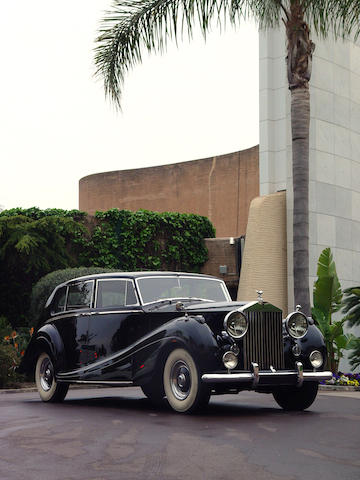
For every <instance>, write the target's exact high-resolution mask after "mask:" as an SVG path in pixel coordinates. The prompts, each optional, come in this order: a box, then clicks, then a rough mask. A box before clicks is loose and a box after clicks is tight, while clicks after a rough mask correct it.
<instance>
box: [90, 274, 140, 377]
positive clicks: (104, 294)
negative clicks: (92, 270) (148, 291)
mask: <svg viewBox="0 0 360 480" xmlns="http://www.w3.org/2000/svg"><path fill="white" fill-rule="evenodd" d="M147 331H148V319H147V316H146V315H145V314H144V312H143V311H142V309H141V308H140V305H139V301H138V298H137V296H136V292H135V288H134V284H133V281H132V280H131V279H124V278H117V279H114V278H111V279H99V280H97V285H96V300H95V308H94V309H93V310H92V312H91V315H90V320H89V333H88V353H89V358H90V362H91V363H95V362H97V361H101V360H106V359H107V358H109V357H111V358H113V357H114V356H115V366H114V368H112V367H109V368H102V369H101V372H100V371H96V369H95V370H94V376H96V377H98V376H99V375H101V379H102V380H110V379H117V380H128V379H130V378H131V374H132V358H131V355H129V354H127V349H128V348H129V347H131V345H133V344H134V343H135V342H136V341H137V340H138V339H139V338H141V337H142V336H143V335H145V334H146V333H147ZM117 354H119V355H117Z"/></svg>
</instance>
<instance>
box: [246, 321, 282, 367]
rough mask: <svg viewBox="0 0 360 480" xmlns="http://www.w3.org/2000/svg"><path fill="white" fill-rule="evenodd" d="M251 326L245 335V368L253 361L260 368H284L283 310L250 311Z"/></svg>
mask: <svg viewBox="0 0 360 480" xmlns="http://www.w3.org/2000/svg"><path fill="white" fill-rule="evenodd" d="M247 317H248V320H249V328H248V331H247V333H246V335H245V336H244V350H243V351H244V368H245V369H246V370H250V369H251V362H254V363H257V364H258V365H259V368H260V370H268V369H269V368H270V365H272V366H273V367H274V368H276V369H277V370H278V369H282V368H284V347H283V337H282V312H248V313H247Z"/></svg>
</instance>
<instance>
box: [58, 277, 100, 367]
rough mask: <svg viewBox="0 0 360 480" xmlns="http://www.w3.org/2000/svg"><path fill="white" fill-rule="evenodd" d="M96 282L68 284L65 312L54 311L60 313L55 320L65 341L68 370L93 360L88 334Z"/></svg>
mask: <svg viewBox="0 0 360 480" xmlns="http://www.w3.org/2000/svg"><path fill="white" fill-rule="evenodd" d="M94 283H95V282H94V280H88V281H83V282H76V283H73V284H70V285H68V286H67V287H66V288H67V289H66V299H65V301H64V307H61V309H62V308H63V312H62V311H61V310H60V312H59V311H58V312H54V313H56V314H57V315H58V318H54V322H55V325H56V328H57V329H58V331H59V333H60V335H61V338H62V340H63V343H64V349H65V357H66V367H67V370H75V369H78V368H81V367H83V366H85V365H87V364H88V363H89V362H90V361H91V355H90V354H89V338H88V335H89V318H90V312H91V310H90V309H91V307H92V299H93V291H94ZM61 304H62V300H61Z"/></svg>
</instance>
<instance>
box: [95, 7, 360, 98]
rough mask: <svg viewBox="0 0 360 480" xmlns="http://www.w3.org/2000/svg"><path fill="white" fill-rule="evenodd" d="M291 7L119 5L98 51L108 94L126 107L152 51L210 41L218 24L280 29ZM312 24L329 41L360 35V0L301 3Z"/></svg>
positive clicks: (103, 30) (104, 24) (109, 16)
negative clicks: (124, 93)
mask: <svg viewBox="0 0 360 480" xmlns="http://www.w3.org/2000/svg"><path fill="white" fill-rule="evenodd" d="M294 3H295V2H294V1H291V2H289V1H288V2H281V1H279V0H267V1H264V0H243V1H237V2H234V1H226V0H225V1H219V0H210V1H203V0H172V1H168V2H164V1H162V2H159V1H158V0H128V1H126V2H124V1H121V2H120V1H119V0H116V1H114V2H113V7H112V9H111V10H109V11H108V12H107V13H106V14H105V17H104V19H103V21H102V25H101V28H100V32H99V36H98V38H97V39H96V41H97V43H98V46H97V48H96V50H95V64H96V66H97V74H98V75H99V76H101V77H102V78H103V80H104V87H105V92H106V95H108V96H110V98H111V99H112V100H113V101H114V103H115V104H116V105H118V106H120V97H121V90H122V84H123V82H124V78H125V75H126V74H127V72H128V71H129V70H130V69H131V68H132V67H133V66H134V65H136V64H138V63H139V62H141V61H142V56H143V54H144V52H145V53H148V52H160V53H162V52H163V51H164V50H166V47H167V43H168V41H169V40H177V39H183V37H184V36H188V37H189V38H191V37H192V32H193V29H194V28H196V27H198V28H200V29H201V31H202V33H203V35H204V37H206V35H207V33H208V32H211V30H212V28H213V27H214V25H215V26H216V25H218V26H219V27H221V28H224V27H226V25H227V24H231V25H232V26H238V25H239V24H240V23H241V21H243V20H244V19H246V18H249V17H251V18H252V19H254V20H255V21H256V22H257V23H258V25H259V27H260V28H269V27H271V28H272V27H277V26H278V25H279V23H281V20H282V19H285V20H286V18H288V17H289V16H290V14H291V11H290V4H294ZM299 4H301V7H302V8H301V10H302V11H303V12H304V17H305V19H306V21H307V22H308V24H311V25H313V27H314V29H315V31H316V32H317V33H319V34H321V35H323V36H326V35H327V34H328V32H329V31H332V32H333V33H334V34H335V35H350V34H351V33H354V34H355V36H356V35H358V34H359V30H360V27H359V24H360V22H359V18H360V9H359V0H322V1H321V2H320V1H315V0H313V1H311V0H309V1H308V0H306V1H303V0H301V1H300V0H299Z"/></svg>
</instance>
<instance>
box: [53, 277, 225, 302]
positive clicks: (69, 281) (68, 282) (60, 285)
mask: <svg viewBox="0 0 360 480" xmlns="http://www.w3.org/2000/svg"><path fill="white" fill-rule="evenodd" d="M167 276H177V277H202V278H211V279H214V280H220V281H222V280H221V279H219V278H217V277H214V276H212V275H205V274H202V273H189V272H159V271H146V272H110V273H96V274H92V275H84V276H82V277H76V278H72V279H70V280H67V281H66V282H62V283H60V284H59V285H57V286H56V287H55V288H54V290H53V291H52V293H51V294H50V296H49V298H48V300H47V302H46V304H45V308H47V307H48V306H49V305H50V303H51V302H52V300H53V298H54V296H55V293H56V292H57V291H58V290H59V289H60V288H62V287H65V286H67V285H72V284H74V283H77V282H80V281H87V280H99V279H112V278H114V279H116V278H129V279H133V280H135V279H137V278H144V277H167Z"/></svg>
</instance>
